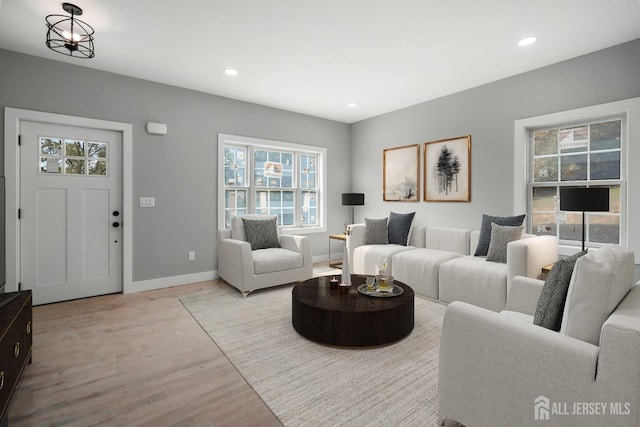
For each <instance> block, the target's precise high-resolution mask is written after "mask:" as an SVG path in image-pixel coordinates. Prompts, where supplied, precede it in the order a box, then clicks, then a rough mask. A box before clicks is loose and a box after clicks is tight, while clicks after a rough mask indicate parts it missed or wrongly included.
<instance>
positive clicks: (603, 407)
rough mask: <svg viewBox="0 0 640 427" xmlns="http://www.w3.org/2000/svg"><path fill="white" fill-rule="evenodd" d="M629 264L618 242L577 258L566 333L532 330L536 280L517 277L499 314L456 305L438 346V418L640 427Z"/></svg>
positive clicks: (638, 307)
mask: <svg viewBox="0 0 640 427" xmlns="http://www.w3.org/2000/svg"><path fill="white" fill-rule="evenodd" d="M633 262H634V261H633V253H632V252H630V251H626V250H622V249H620V248H619V247H617V246H613V245H612V246H611V247H608V246H605V247H604V248H601V249H599V250H595V251H592V252H589V253H588V254H587V255H585V256H583V257H581V258H579V259H578V261H577V262H576V265H575V269H574V271H573V274H572V276H571V282H570V285H569V291H568V296H567V300H566V303H565V306H564V313H563V315H562V328H561V329H560V332H555V331H552V330H550V329H546V328H543V327H541V326H536V325H534V324H533V318H534V316H533V315H534V313H535V310H536V306H537V302H538V297H539V295H540V292H541V290H542V287H543V284H544V282H542V281H540V280H536V279H531V278H526V277H516V278H514V280H513V284H512V288H511V292H510V294H509V299H508V302H507V307H506V310H504V311H502V312H500V313H495V312H492V311H489V310H487V309H483V308H481V307H476V306H473V305H470V304H466V303H463V302H453V303H451V304H450V305H449V307H447V310H446V312H445V318H444V323H443V329H442V337H441V344H440V363H439V372H438V376H439V379H438V397H439V404H440V414H441V417H442V418H449V419H453V420H455V421H458V422H460V423H462V424H464V425H465V426H467V427H475V426H492V427H494V426H515V425H517V426H540V425H553V426H576V425H580V426H601V427H604V426H628V427H631V426H638V425H640V282H639V283H638V284H636V286H634V287H633V288H631V290H629V288H630V287H631V284H632V280H633V268H634V264H633ZM620 300H622V301H621V302H620ZM596 410H597V411H599V412H598V413H595V412H594V411H596Z"/></svg>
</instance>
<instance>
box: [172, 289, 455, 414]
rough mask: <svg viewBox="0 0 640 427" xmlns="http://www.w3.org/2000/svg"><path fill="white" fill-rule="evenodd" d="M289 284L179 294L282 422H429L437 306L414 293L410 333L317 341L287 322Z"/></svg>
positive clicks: (434, 408) (434, 402)
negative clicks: (375, 341) (367, 343)
mask: <svg viewBox="0 0 640 427" xmlns="http://www.w3.org/2000/svg"><path fill="white" fill-rule="evenodd" d="M291 289H292V287H291V286H286V287H282V288H275V289H269V290H264V291H260V292H256V293H254V294H251V295H250V296H249V297H248V298H246V299H242V298H241V297H240V294H239V293H238V292H237V291H235V290H234V289H232V288H231V287H229V286H228V285H226V284H220V285H219V286H216V287H215V288H214V289H213V290H212V291H207V292H206V293H200V294H196V295H190V296H188V297H183V298H181V301H182V303H183V304H184V306H185V307H186V308H187V310H189V311H190V312H191V314H192V315H193V317H194V319H195V320H196V321H197V322H198V323H199V324H200V325H201V326H202V328H203V329H204V330H205V331H206V332H207V333H208V334H209V336H210V337H211V338H212V339H213V340H214V341H215V342H216V344H217V345H218V346H219V347H220V349H221V350H222V351H223V352H224V353H225V354H226V355H227V357H228V358H229V360H230V361H231V362H232V363H233V364H234V365H235V367H236V368H237V369H238V371H239V372H240V373H241V374H242V375H243V376H244V378H245V379H246V381H247V382H248V383H249V384H250V385H251V387H253V389H254V390H255V391H256V393H258V395H260V397H261V398H262V400H263V401H264V402H265V403H266V404H267V405H268V406H269V407H270V408H271V410H272V411H273V413H274V414H275V415H276V416H277V417H278V418H279V419H280V420H281V421H282V423H283V424H284V425H285V426H321V425H331V426H334V425H337V426H365V425H366V426H371V425H384V426H389V425H402V426H434V425H437V420H438V398H437V395H438V394H437V392H438V390H437V388H438V385H437V382H438V351H439V343H440V333H441V326H442V319H443V316H444V310H445V308H446V307H444V306H443V305H441V304H438V303H435V302H431V301H428V300H424V299H421V298H418V297H416V300H415V326H414V330H413V332H412V333H411V334H410V335H409V336H408V337H406V338H405V339H403V340H402V341H399V342H397V343H394V344H391V345H388V346H385V347H379V348H370V349H343V348H334V347H329V346H324V345H320V344H316V343H314V342H311V341H309V340H307V339H306V338H303V337H302V336H300V335H299V334H298V333H297V332H296V331H295V330H294V329H293V326H292V324H291Z"/></svg>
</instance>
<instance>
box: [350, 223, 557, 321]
mask: <svg viewBox="0 0 640 427" xmlns="http://www.w3.org/2000/svg"><path fill="white" fill-rule="evenodd" d="M479 234H480V232H479V231H470V230H465V229H457V228H443V227H426V226H415V225H414V226H413V227H412V229H411V233H410V236H409V245H408V246H401V245H365V244H364V241H365V239H364V235H365V224H352V225H351V226H350V234H349V235H348V236H347V250H348V254H349V260H350V265H351V269H352V273H354V274H377V272H378V270H377V268H378V267H379V266H380V265H382V261H383V260H384V259H385V258H386V259H387V271H390V272H391V274H392V275H393V276H394V278H395V279H397V280H399V281H401V282H403V283H406V284H408V285H409V286H411V287H412V288H413V290H414V291H415V292H416V294H419V295H422V296H425V297H428V298H431V299H434V300H439V301H442V302H446V303H449V302H452V301H464V302H467V303H470V304H473V305H477V306H480V307H484V308H487V309H489V310H493V311H501V310H503V309H504V307H505V304H506V300H507V294H508V292H509V288H510V285H511V281H512V280H513V278H514V277H515V276H526V277H531V278H535V279H539V278H540V276H541V273H542V267H544V266H546V265H548V264H551V263H553V262H555V261H556V260H557V259H558V239H557V238H556V237H553V236H535V235H530V234H525V235H523V238H522V239H520V240H517V241H513V242H510V243H509V244H508V245H507V262H506V263H499V262H491V261H487V260H486V257H479V256H473V255H471V254H474V253H475V250H476V246H477V244H478V239H479Z"/></svg>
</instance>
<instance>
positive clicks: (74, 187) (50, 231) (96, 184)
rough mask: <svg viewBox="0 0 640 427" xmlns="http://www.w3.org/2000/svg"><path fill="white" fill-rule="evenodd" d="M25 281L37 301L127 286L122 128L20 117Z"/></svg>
mask: <svg viewBox="0 0 640 427" xmlns="http://www.w3.org/2000/svg"><path fill="white" fill-rule="evenodd" d="M20 133H21V145H20V282H21V285H22V289H31V290H32V292H33V303H34V304H46V303H50V302H57V301H65V300H70V299H76V298H84V297H89V296H95V295H103V294H109V293H115V292H121V291H122V273H121V270H122V249H121V248H122V245H121V240H122V239H121V234H122V233H121V229H122V227H121V222H122V219H121V218H122V215H121V211H122V209H121V206H122V195H121V150H122V134H121V133H120V132H114V131H106V130H99V129H89V128H82V127H73V126H64V125H54V124H47V123H36V122H28V121H22V122H21V129H20Z"/></svg>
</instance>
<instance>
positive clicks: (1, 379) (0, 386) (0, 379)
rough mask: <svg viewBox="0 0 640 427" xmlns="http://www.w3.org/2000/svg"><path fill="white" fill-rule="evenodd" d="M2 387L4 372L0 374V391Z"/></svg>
mask: <svg viewBox="0 0 640 427" xmlns="http://www.w3.org/2000/svg"><path fill="white" fill-rule="evenodd" d="M3 387H4V371H2V372H0V390H2V388H3Z"/></svg>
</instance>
